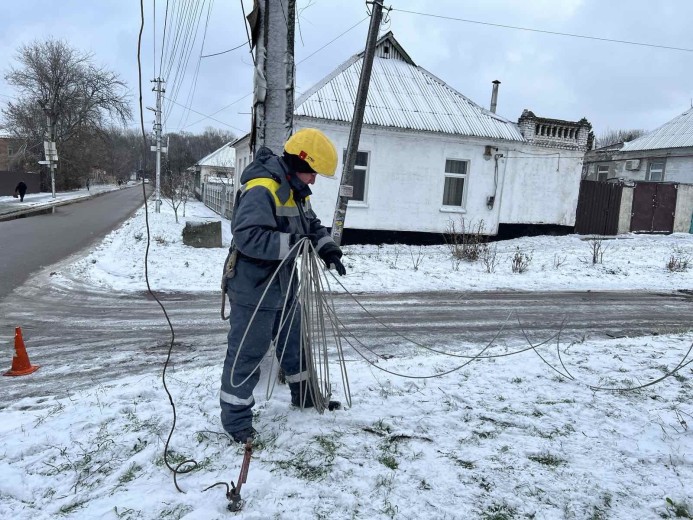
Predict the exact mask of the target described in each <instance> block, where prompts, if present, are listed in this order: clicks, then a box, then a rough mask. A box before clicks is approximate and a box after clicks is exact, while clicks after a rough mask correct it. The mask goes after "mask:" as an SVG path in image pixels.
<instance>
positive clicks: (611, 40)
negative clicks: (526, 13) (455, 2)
mask: <svg viewBox="0 0 693 520" xmlns="http://www.w3.org/2000/svg"><path fill="white" fill-rule="evenodd" d="M392 10H393V11H399V12H400V13H408V14H417V15H419V16H429V17H431V18H441V19H443V20H454V21H456V22H465V23H472V24H477V25H488V26H491V27H501V28H503V29H515V30H517V31H528V32H536V33H542V34H553V35H555V36H567V37H570V38H582V39H585V40H596V41H601V42H609V43H622V44H625V45H637V46H639V47H653V48H655V49H667V50H672V51H682V52H693V49H688V48H685V47H672V46H670V45H659V44H656V43H643V42H633V41H628V40H616V39H614V38H602V37H599V36H587V35H585V34H574V33H564V32H559V31H547V30H544V29H533V28H530V27H520V26H517V25H505V24H500V23H491V22H482V21H480V20H470V19H468V18H455V17H454V16H444V15H440V14H431V13H420V12H417V11H407V10H405V9H397V8H395V7H393V8H392Z"/></svg>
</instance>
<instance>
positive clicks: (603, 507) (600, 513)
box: [588, 493, 611, 520]
mask: <svg viewBox="0 0 693 520" xmlns="http://www.w3.org/2000/svg"><path fill="white" fill-rule="evenodd" d="M601 498H602V503H601V504H599V505H595V506H592V514H591V515H590V516H589V519H588V520H607V518H608V515H607V513H608V511H609V509H610V508H611V494H609V493H604V494H603V495H602V497H601Z"/></svg>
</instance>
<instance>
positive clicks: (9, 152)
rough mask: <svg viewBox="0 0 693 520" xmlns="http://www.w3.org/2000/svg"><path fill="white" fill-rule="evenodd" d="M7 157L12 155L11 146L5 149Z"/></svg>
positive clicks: (12, 149)
mask: <svg viewBox="0 0 693 520" xmlns="http://www.w3.org/2000/svg"><path fill="white" fill-rule="evenodd" d="M7 155H9V156H10V157H11V156H13V155H14V148H12V147H11V146H8V147H7Z"/></svg>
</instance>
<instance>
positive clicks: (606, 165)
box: [595, 164, 611, 182]
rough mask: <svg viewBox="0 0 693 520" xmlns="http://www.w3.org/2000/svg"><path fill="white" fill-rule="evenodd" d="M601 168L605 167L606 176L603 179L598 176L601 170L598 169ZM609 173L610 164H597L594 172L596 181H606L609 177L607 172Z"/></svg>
mask: <svg viewBox="0 0 693 520" xmlns="http://www.w3.org/2000/svg"><path fill="white" fill-rule="evenodd" d="M602 168H606V178H605V179H603V180H602V179H601V178H600V175H601V173H602V172H601V171H599V170H601V169H602ZM610 173H611V165H609V164H597V171H596V173H595V176H596V179H597V181H600V182H604V181H607V180H608V179H609V174H610Z"/></svg>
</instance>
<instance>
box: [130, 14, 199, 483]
mask: <svg viewBox="0 0 693 520" xmlns="http://www.w3.org/2000/svg"><path fill="white" fill-rule="evenodd" d="M140 17H141V22H140V32H139V37H138V39H137V73H138V78H139V109H140V129H141V131H142V152H143V157H142V160H143V165H144V168H145V170H146V164H147V163H146V161H147V148H148V147H147V135H146V133H145V131H144V109H143V104H142V60H141V50H142V32H143V31H144V0H140ZM142 196H143V197H144V219H145V224H146V228H147V245H146V249H145V253H144V279H145V282H146V284H147V291H148V293H149V295H150V296H151V297H152V298H154V300H155V301H156V303H157V304H159V307H161V311H162V312H163V313H164V317H165V318H166V323H168V327H169V330H170V332H171V342H170V344H169V347H168V352H167V354H166V361H164V368H163V371H162V373H161V382H162V383H163V386H164V390H165V391H166V395H167V396H168V400H169V403H170V405H171V410H172V412H173V421H172V423H171V430H170V431H169V434H168V437H167V438H166V443H165V444H164V464H166V467H167V468H168V469H169V470H170V471H171V472H172V473H173V484H174V485H175V486H176V489H177V490H178V491H179V492H181V493H184V491H183V490H182V489H181V488H180V486H179V485H178V481H177V476H178V475H181V474H184V473H189V472H190V471H192V470H193V469H195V468H196V467H197V466H198V463H197V461H195V460H193V459H186V460H183V461H182V462H180V463H179V464H178V465H176V466H175V467H174V466H172V465H171V463H170V462H169V460H168V459H169V444H170V442H171V438H172V437H173V432H174V431H175V428H176V420H177V416H176V405H175V403H174V401H173V396H172V395H171V392H170V391H169V389H168V385H167V384H166V370H167V369H168V364H169V361H170V360H171V353H172V352H173V345H174V342H175V338H176V334H175V330H174V329H173V324H172V323H171V319H170V318H169V316H168V312H166V308H165V307H164V305H163V303H161V300H159V298H158V297H157V296H156V294H155V293H154V291H152V288H151V286H150V284H149V268H148V264H149V247H150V243H151V238H150V237H151V233H150V229H149V210H148V208H147V204H148V201H147V191H146V185H145V183H144V182H143V183H142ZM185 464H190V466H189V467H187V468H185V469H181V467H183V466H184V465H185Z"/></svg>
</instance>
